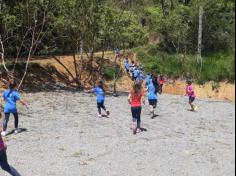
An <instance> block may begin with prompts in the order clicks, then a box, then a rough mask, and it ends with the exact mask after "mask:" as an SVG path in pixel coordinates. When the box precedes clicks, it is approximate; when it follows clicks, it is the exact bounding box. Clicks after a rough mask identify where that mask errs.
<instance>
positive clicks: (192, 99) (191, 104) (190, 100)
mask: <svg viewBox="0 0 236 176" xmlns="http://www.w3.org/2000/svg"><path fill="white" fill-rule="evenodd" d="M194 100H195V97H189V104H190V106H191V110H193V111H194V110H195V105H194V104H193V102H194Z"/></svg>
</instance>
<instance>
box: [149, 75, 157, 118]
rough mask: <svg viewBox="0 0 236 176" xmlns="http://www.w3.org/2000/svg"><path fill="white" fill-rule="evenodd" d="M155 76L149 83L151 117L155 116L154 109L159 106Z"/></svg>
mask: <svg viewBox="0 0 236 176" xmlns="http://www.w3.org/2000/svg"><path fill="white" fill-rule="evenodd" d="M155 84H156V82H155V78H154V79H153V80H152V81H150V82H148V83H147V84H146V85H147V89H146V90H147V91H148V101H149V105H150V113H151V115H152V116H151V118H152V119H153V118H154V117H155V112H154V109H156V107H157V100H158V99H157V98H158V97H157V89H156V88H155V86H154V85H155Z"/></svg>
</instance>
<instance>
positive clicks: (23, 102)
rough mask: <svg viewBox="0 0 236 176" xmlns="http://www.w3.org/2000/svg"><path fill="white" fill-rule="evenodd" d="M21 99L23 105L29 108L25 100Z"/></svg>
mask: <svg viewBox="0 0 236 176" xmlns="http://www.w3.org/2000/svg"><path fill="white" fill-rule="evenodd" d="M19 101H20V103H21V104H22V105H24V106H25V107H26V108H27V109H29V106H28V104H27V103H26V102H25V101H23V100H19Z"/></svg>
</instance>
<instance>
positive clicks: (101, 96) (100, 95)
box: [84, 80, 110, 118]
mask: <svg viewBox="0 0 236 176" xmlns="http://www.w3.org/2000/svg"><path fill="white" fill-rule="evenodd" d="M84 91H85V92H86V93H93V92H94V93H95V94H96V96H97V108H98V117H99V118H101V117H102V109H103V110H104V111H106V114H107V116H109V114H110V112H109V111H107V109H106V107H105V105H104V103H105V89H104V88H103V82H102V81H101V80H100V81H98V82H97V86H96V87H95V88H93V89H91V90H84Z"/></svg>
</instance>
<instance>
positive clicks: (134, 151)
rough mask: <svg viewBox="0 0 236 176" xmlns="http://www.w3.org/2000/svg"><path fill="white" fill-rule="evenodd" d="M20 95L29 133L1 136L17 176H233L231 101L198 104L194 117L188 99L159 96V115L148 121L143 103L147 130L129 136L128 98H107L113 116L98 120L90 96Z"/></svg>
mask: <svg viewBox="0 0 236 176" xmlns="http://www.w3.org/2000/svg"><path fill="white" fill-rule="evenodd" d="M24 97H26V99H27V100H28V101H29V103H30V105H31V109H30V110H25V109H24V108H23V107H21V106H19V109H20V118H21V120H20V126H21V127H22V128H27V132H24V133H21V134H18V135H10V136H8V137H7V138H6V140H7V144H8V157H9V162H10V163H11V164H12V165H13V166H14V167H16V168H17V169H18V170H19V171H20V172H21V173H22V176H78V175H79V176H133V175H135V176H234V175H235V173H234V172H235V150H234V148H235V112H234V111H235V104H234V103H229V102H223V101H215V100H210V99H199V100H197V102H198V104H199V111H198V112H197V113H193V112H189V111H187V109H188V105H187V98H186V97H181V96H173V95H162V96H161V97H160V101H159V107H158V114H159V116H158V117H157V118H156V119H154V120H152V119H150V117H149V115H148V113H149V112H148V107H147V106H144V107H143V115H142V120H143V123H142V124H143V127H144V128H146V129H147V132H143V133H141V134H138V135H137V136H134V135H132V133H131V131H130V129H129V127H130V120H131V114H130V109H129V106H128V103H127V100H126V99H127V97H126V96H120V97H116V98H115V97H110V96H108V97H107V102H106V104H107V107H108V108H109V110H110V111H111V113H112V114H111V117H110V118H103V119H98V118H97V117H96V113H97V111H96V109H95V108H96V105H95V104H96V103H95V97H94V96H93V95H89V94H84V93H77V92H65V91H61V92H40V93H34V94H31V93H28V94H25V95H24ZM12 124H13V119H11V121H10V124H9V125H10V126H9V127H10V128H11V127H12ZM0 173H1V175H2V173H3V171H2V170H0ZM3 175H4V174H3ZM5 175H6V174H5ZM5 175H4V176H5Z"/></svg>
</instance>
